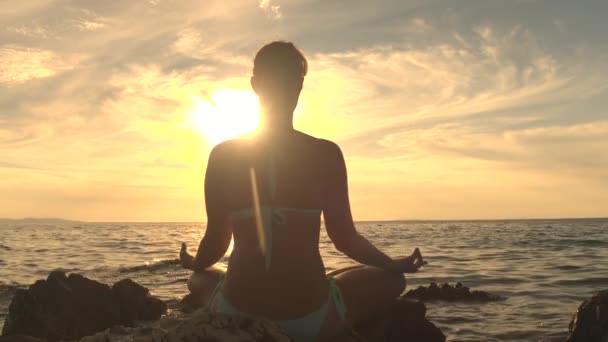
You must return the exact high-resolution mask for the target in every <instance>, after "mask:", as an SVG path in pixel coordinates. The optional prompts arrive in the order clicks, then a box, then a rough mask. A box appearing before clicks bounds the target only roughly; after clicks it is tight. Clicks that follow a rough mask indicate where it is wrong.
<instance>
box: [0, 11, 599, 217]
mask: <svg viewBox="0 0 608 342" xmlns="http://www.w3.org/2000/svg"><path fill="white" fill-rule="evenodd" d="M606 13H608V2H607V1H603V0H598V1H584V0H583V1H569V0H568V1H561V0H545V1H542V0H537V1H535V0H509V1H507V0H504V1H490V0H466V1H464V0H382V1H380V0H377V1H361V0H349V1H346V0H341V1H335V0H307V1H305V0H262V1H257V0H205V1H189V0H183V1H178V0H149V1H96V0H88V1H79V0H72V1H45V0H28V1H13V0H8V1H7V0H4V1H0V194H2V196H0V217H10V218H20V217H61V218H67V219H78V220H87V221H204V220H205V212H204V197H203V181H204V173H205V168H206V164H207V158H208V155H209V152H210V150H211V148H212V147H213V145H214V144H216V143H217V142H219V141H221V140H222V139H225V138H227V137H228V136H229V135H230V134H236V133H238V132H237V129H236V128H239V129H240V128H246V126H247V123H248V122H249V124H250V122H251V117H252V116H255V113H256V108H255V107H256V99H255V96H253V95H252V93H251V89H250V86H249V77H250V74H251V67H252V60H253V56H254V55H255V52H256V51H257V49H259V48H260V47H261V46H262V45H263V44H265V43H268V42H270V41H273V40H279V39H280V40H288V41H293V42H294V43H295V44H296V45H297V46H298V47H299V48H300V49H301V50H302V51H303V53H304V54H305V56H306V57H307V58H308V62H309V74H308V76H307V77H306V80H305V83H304V90H303V92H302V95H301V98H300V102H299V105H298V108H297V109H296V116H295V119H294V125H295V127H296V129H299V130H301V131H303V132H306V133H308V134H310V135H313V136H316V137H320V138H325V139H330V140H333V141H335V142H337V143H338V144H339V145H340V147H341V148H342V150H343V153H344V155H345V158H346V162H347V167H348V172H349V187H350V196H351V205H352V209H353V215H354V217H355V219H356V220H398V219H439V220H443V219H503V218H546V217H606V216H608V152H607V151H608V82H607V81H606V80H607V79H608V39H606V37H605V33H606V32H608V21H606V20H605V16H606ZM218 132H219V133H218Z"/></svg>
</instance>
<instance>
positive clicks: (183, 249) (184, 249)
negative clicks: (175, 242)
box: [181, 242, 188, 253]
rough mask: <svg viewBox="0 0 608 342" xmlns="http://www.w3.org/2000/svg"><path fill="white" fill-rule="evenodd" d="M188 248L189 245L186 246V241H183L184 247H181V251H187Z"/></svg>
mask: <svg viewBox="0 0 608 342" xmlns="http://www.w3.org/2000/svg"><path fill="white" fill-rule="evenodd" d="M187 248H188V247H187V246H186V243H185V242H182V249H181V252H182V253H184V252H186V251H187V250H188V249H187Z"/></svg>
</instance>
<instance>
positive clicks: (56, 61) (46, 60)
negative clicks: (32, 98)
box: [0, 45, 76, 83]
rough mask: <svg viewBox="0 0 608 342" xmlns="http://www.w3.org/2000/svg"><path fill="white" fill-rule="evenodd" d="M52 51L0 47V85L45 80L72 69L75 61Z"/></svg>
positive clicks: (12, 46) (8, 46)
mask: <svg viewBox="0 0 608 342" xmlns="http://www.w3.org/2000/svg"><path fill="white" fill-rule="evenodd" d="M70 59H72V60H71V61H70V60H66V59H65V58H63V57H61V56H58V55H57V54H55V53H54V52H53V51H50V50H44V49H35V48H26V47H20V46H15V45H4V46H0V83H18V82H24V81H29V80H33V79H37V78H46V77H51V76H54V75H56V74H57V73H60V72H62V71H65V70H69V69H72V68H74V66H75V63H76V60H75V59H74V58H73V57H72V58H70Z"/></svg>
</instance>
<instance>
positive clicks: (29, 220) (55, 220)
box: [0, 217, 82, 223]
mask: <svg viewBox="0 0 608 342" xmlns="http://www.w3.org/2000/svg"><path fill="white" fill-rule="evenodd" d="M81 222H82V221H77V220H64V219H60V218H37V217H25V218H22V219H10V218H1V217H0V223H81Z"/></svg>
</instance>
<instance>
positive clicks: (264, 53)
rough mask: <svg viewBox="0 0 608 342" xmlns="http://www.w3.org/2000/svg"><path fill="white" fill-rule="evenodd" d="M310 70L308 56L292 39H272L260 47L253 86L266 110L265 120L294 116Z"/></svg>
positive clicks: (255, 61)
mask: <svg viewBox="0 0 608 342" xmlns="http://www.w3.org/2000/svg"><path fill="white" fill-rule="evenodd" d="M307 72H308V62H307V61H306V58H305V57H304V55H303V54H302V52H300V50H298V49H297V48H296V47H295V46H294V45H293V44H292V43H290V42H283V41H276V42H272V43H270V44H266V45H264V46H263V47H262V48H261V49H260V50H259V51H258V53H257V54H256V56H255V59H254V61H253V76H252V77H251V86H252V87H253V90H254V91H255V92H256V94H258V96H259V97H260V101H261V102H262V105H263V107H264V108H265V110H266V115H267V117H266V120H269V121H273V120H284V119H291V114H293V110H294V109H295V108H296V105H297V104H298V97H299V96H300V91H301V90H302V83H303V82H304V76H306V73H307ZM279 115H281V116H286V115H289V118H285V117H276V116H279ZM273 116H275V117H273Z"/></svg>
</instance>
